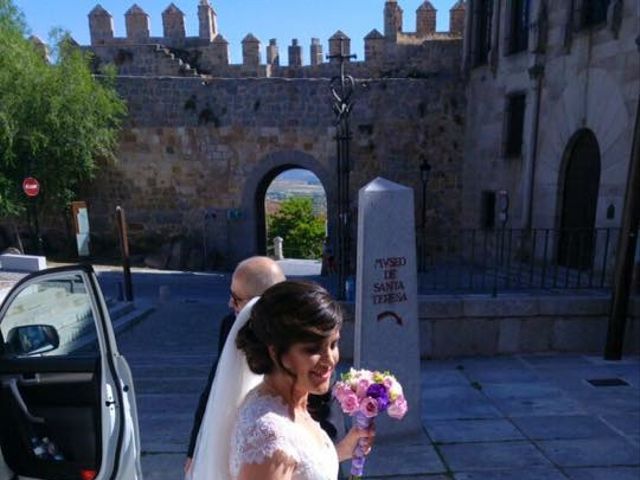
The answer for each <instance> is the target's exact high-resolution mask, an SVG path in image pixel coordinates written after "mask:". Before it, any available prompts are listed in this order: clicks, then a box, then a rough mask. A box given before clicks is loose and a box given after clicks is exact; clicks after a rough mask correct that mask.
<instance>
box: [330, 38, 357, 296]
mask: <svg viewBox="0 0 640 480" xmlns="http://www.w3.org/2000/svg"><path fill="white" fill-rule="evenodd" d="M343 40H344V39H342V38H341V39H340V53H339V54H336V55H328V56H327V58H328V59H329V60H337V61H338V62H340V76H336V77H333V78H332V79H331V82H330V88H331V97H332V99H333V103H332V108H333V113H334V114H335V116H336V146H337V165H336V167H337V172H336V173H337V183H338V229H337V230H338V232H337V234H338V235H337V236H338V248H337V254H338V255H337V259H338V288H337V291H336V297H337V298H338V300H346V299H347V298H346V297H347V295H346V294H347V292H346V280H347V276H348V274H349V270H350V259H351V252H350V250H351V249H350V247H351V239H350V228H351V221H350V215H349V208H350V202H349V170H350V169H351V167H350V165H349V164H350V158H349V157H350V154H349V152H350V141H351V128H350V126H349V116H350V115H351V110H352V108H353V103H354V99H353V94H354V92H355V89H356V82H355V80H354V79H353V77H352V76H351V75H346V74H345V68H344V67H345V63H346V62H347V61H349V60H350V59H352V58H356V56H355V55H347V54H346V53H345V52H344V44H343Z"/></svg>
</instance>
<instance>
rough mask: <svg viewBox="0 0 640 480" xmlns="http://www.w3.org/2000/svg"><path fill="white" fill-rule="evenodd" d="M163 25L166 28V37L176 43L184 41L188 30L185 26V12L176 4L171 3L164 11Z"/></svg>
mask: <svg viewBox="0 0 640 480" xmlns="http://www.w3.org/2000/svg"><path fill="white" fill-rule="evenodd" d="M162 27H163V30H164V38H166V39H167V40H170V41H171V42H172V43H174V44H181V43H184V40H185V38H186V31H185V28H184V13H182V10H180V9H179V8H178V7H176V6H175V4H173V3H172V4H171V5H169V6H168V7H167V8H166V10H165V11H164V12H162Z"/></svg>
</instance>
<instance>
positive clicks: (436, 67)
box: [87, 36, 462, 78]
mask: <svg viewBox="0 0 640 480" xmlns="http://www.w3.org/2000/svg"><path fill="white" fill-rule="evenodd" d="M125 40H126V39H114V41H113V42H110V43H108V44H105V45H93V46H92V47H87V48H89V49H91V51H93V53H94V54H95V55H96V57H97V59H98V63H100V64H107V63H112V64H114V65H115V66H116V67H117V69H118V72H119V74H120V75H141V76H155V75H175V76H179V75H180V73H179V69H178V68H175V67H171V66H170V65H167V62H166V61H165V60H164V59H163V58H162V57H161V56H157V55H156V54H155V53H154V51H155V50H157V51H169V52H171V53H172V54H173V55H174V56H175V57H176V58H178V59H180V60H182V62H183V63H185V64H188V65H189V66H190V67H192V68H193V69H195V70H197V71H198V72H199V73H201V74H205V75H211V76H214V77H219V78H246V77H254V78H265V77H277V78H331V77H333V76H335V75H336V74H337V73H338V66H337V65H335V64H332V63H329V62H326V61H323V59H322V58H316V60H319V61H320V63H318V64H315V65H303V64H302V57H297V56H296V57H295V59H294V62H293V63H294V64H293V65H291V66H279V65H267V64H260V63H259V62H260V60H259V58H258V57H259V52H258V51H256V50H255V45H256V44H252V46H253V47H254V49H253V51H252V53H251V55H250V56H251V61H249V62H247V61H245V62H244V63H242V64H229V63H228V44H226V43H221V42H220V41H218V40H216V41H214V42H213V43H206V44H203V43H202V42H201V41H200V39H188V38H187V39H185V41H184V44H180V45H179V46H176V47H175V48H172V47H169V46H167V45H166V44H163V43H162V39H160V38H151V39H149V43H148V44H146V45H132V44H128V43H127V42H126V41H125ZM190 40H193V42H191V43H190ZM379 43H381V44H380V45H377V46H376V48H377V51H378V52H379V53H378V54H377V55H376V56H375V57H374V58H371V59H368V60H367V61H352V62H349V64H348V66H347V72H348V73H349V74H350V75H353V76H354V77H356V78H385V77H397V78H403V77H410V78H424V77H427V76H429V75H435V74H437V75H453V76H458V74H459V70H460V63H461V61H462V42H461V40H460V39H459V38H449V37H447V36H442V37H440V38H434V39H432V40H430V41H427V42H421V41H420V42H415V43H414V44H411V45H398V44H396V43H394V42H389V41H386V40H384V39H382V42H379ZM315 46H316V48H317V47H320V48H321V46H320V45H318V44H316V45H315ZM267 48H269V47H267ZM296 48H297V50H296V51H298V50H299V51H300V53H301V49H302V47H301V46H297V47H296ZM156 62H157V63H158V64H157V65H156V64H155V63H156ZM267 67H269V68H267Z"/></svg>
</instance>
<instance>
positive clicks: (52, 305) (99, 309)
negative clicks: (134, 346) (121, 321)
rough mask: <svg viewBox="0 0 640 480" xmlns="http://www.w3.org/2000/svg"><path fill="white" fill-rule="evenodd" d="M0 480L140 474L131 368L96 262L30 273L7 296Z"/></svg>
mask: <svg viewBox="0 0 640 480" xmlns="http://www.w3.org/2000/svg"><path fill="white" fill-rule="evenodd" d="M0 452H1V454H0V480H18V479H19V480H23V479H24V480H34V479H35V480H67V479H68V480H138V479H142V472H141V469H140V434H139V430H138V414H137V410H136V402H135V393H134V388H133V380H132V377H131V371H130V369H129V366H128V364H127V362H126V361H125V359H124V357H122V356H121V355H120V354H119V353H118V348H117V345H116V340H115V336H114V333H113V328H112V326H111V320H110V319H109V312H108V310H107V307H106V304H105V301H104V298H103V296H102V292H101V291H100V287H99V285H98V281H97V279H96V276H95V274H94V272H93V269H92V268H91V267H90V266H73V267H62V268H54V269H49V270H43V271H40V272H37V273H34V274H32V275H29V276H27V277H25V278H23V279H22V280H21V281H20V282H18V283H17V284H16V285H15V286H14V287H13V288H12V289H11V291H10V292H9V293H8V294H7V295H6V297H5V298H4V300H3V302H2V305H1V306H0Z"/></svg>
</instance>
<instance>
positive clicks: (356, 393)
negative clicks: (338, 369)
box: [333, 368, 408, 479]
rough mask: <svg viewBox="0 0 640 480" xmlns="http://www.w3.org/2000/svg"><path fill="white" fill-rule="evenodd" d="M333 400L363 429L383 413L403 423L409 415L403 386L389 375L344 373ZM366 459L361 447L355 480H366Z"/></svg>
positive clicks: (354, 461) (356, 455) (355, 462)
mask: <svg viewBox="0 0 640 480" xmlns="http://www.w3.org/2000/svg"><path fill="white" fill-rule="evenodd" d="M333 396H334V397H335V398H336V400H338V402H339V403H340V407H341V408H342V411H343V412H344V413H346V414H347V415H349V416H351V417H353V419H354V421H355V423H356V425H357V426H358V427H359V428H363V429H364V428H368V427H369V426H370V425H371V423H372V422H373V419H374V418H375V417H377V416H378V415H379V414H381V413H383V412H387V414H388V415H389V416H390V417H391V418H395V419H397V420H401V419H402V417H404V415H405V414H406V413H407V409H408V407H407V401H406V400H405V398H404V395H403V392H402V385H400V383H399V382H398V381H397V380H396V378H395V377H394V376H393V375H391V373H389V372H378V371H373V372H372V371H370V370H355V369H353V368H352V369H351V370H349V371H348V372H347V373H343V374H342V376H341V380H340V381H338V382H336V384H335V386H334V387H333ZM364 461H365V455H364V450H363V448H362V445H358V447H357V448H356V451H355V453H354V456H353V459H352V460H351V477H352V478H355V479H358V478H362V473H363V471H364Z"/></svg>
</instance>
